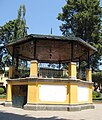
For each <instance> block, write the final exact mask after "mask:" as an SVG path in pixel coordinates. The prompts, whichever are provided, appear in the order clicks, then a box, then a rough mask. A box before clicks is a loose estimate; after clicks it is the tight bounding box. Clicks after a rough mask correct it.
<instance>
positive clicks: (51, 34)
mask: <svg viewBox="0 0 102 120" xmlns="http://www.w3.org/2000/svg"><path fill="white" fill-rule="evenodd" d="M51 35H52V27H51Z"/></svg>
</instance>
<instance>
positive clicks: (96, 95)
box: [92, 91, 101, 99]
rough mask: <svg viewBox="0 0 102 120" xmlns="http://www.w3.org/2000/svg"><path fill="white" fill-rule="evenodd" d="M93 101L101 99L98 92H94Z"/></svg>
mask: <svg viewBox="0 0 102 120" xmlns="http://www.w3.org/2000/svg"><path fill="white" fill-rule="evenodd" d="M92 94H93V99H96V98H99V97H100V96H101V94H100V93H99V92H97V91H93V93H92Z"/></svg>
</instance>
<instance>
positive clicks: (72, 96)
mask: <svg viewBox="0 0 102 120" xmlns="http://www.w3.org/2000/svg"><path fill="white" fill-rule="evenodd" d="M12 85H28V92H27V103H34V104H36V103H39V104H84V103H92V85H81V84H73V83H72V84H71V83H63V84H61V83H60V82H59V83H58V82H56V83H55V82H12V84H11V85H10V83H9V84H8V91H7V100H8V101H12V94H11V88H12ZM41 85H59V86H60V85H63V86H65V88H66V100H65V101H63V102H57V101H56V102H54V101H41V100H40V99H39V88H40V86H41ZM78 86H84V87H87V88H88V95H89V99H88V100H87V101H81V102H78ZM46 92H47V90H46ZM55 92H56V91H55ZM59 94H60V93H59ZM83 94H84V93H83Z"/></svg>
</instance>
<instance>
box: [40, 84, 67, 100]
mask: <svg viewBox="0 0 102 120" xmlns="http://www.w3.org/2000/svg"><path fill="white" fill-rule="evenodd" d="M66 95H67V88H66V87H65V86H64V85H41V86H40V87H39V99H40V100H41V101H50V102H64V101H65V100H66Z"/></svg>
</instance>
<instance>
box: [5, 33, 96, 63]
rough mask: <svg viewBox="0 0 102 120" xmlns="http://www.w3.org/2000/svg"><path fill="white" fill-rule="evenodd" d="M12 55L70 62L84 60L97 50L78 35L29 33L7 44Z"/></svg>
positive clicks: (47, 60) (46, 60)
mask: <svg viewBox="0 0 102 120" xmlns="http://www.w3.org/2000/svg"><path fill="white" fill-rule="evenodd" d="M6 47H7V49H8V51H9V52H10V54H11V55H12V56H14V57H17V55H18V56H19V58H20V59H25V60H34V59H37V60H38V61H39V62H53V63H57V62H59V61H60V62H61V63H63V62H70V61H78V60H79V59H80V60H86V59H87V56H88V55H89V56H92V55H93V54H94V53H95V52H96V51H97V50H96V48H94V47H93V46H91V45H90V44H88V43H87V42H85V41H83V40H82V39H80V38H78V37H65V36H54V35H39V34H31V35H28V36H25V37H24V38H21V39H19V40H16V41H14V42H11V43H8V44H7V46H6Z"/></svg>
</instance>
